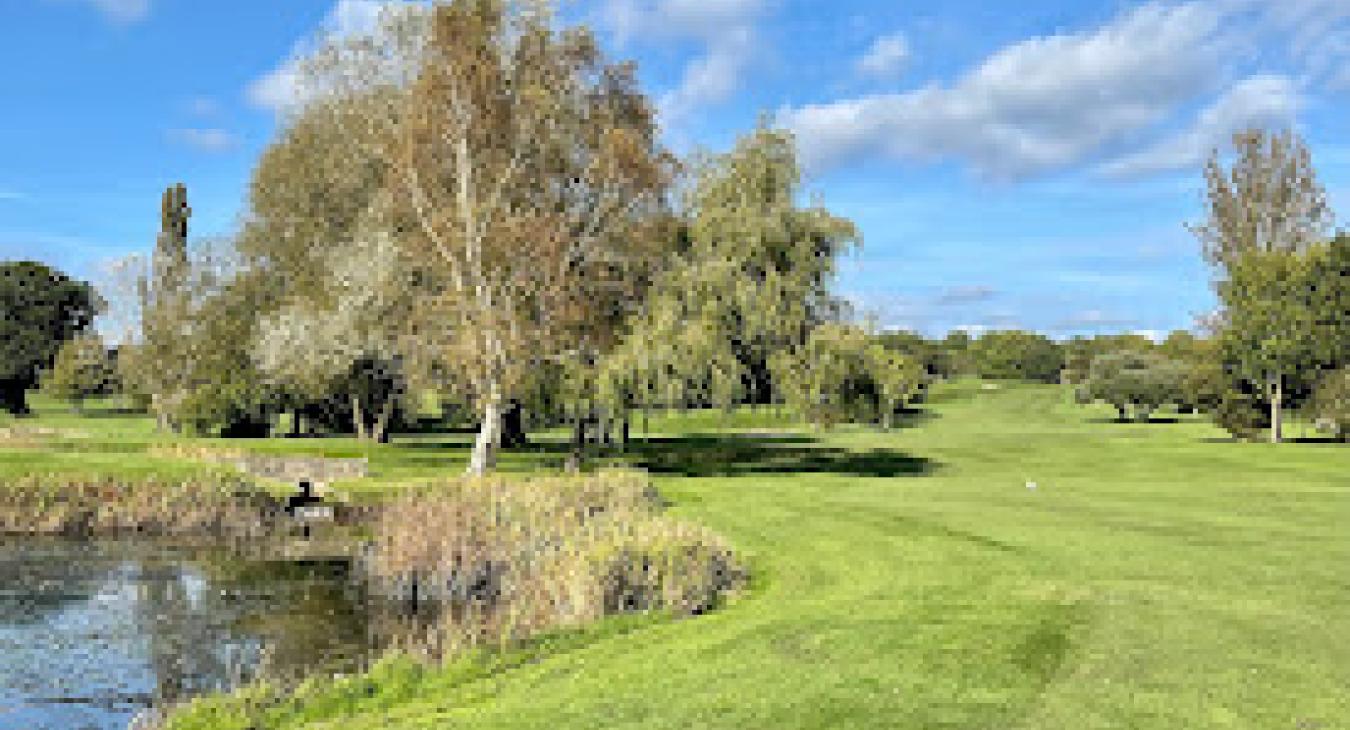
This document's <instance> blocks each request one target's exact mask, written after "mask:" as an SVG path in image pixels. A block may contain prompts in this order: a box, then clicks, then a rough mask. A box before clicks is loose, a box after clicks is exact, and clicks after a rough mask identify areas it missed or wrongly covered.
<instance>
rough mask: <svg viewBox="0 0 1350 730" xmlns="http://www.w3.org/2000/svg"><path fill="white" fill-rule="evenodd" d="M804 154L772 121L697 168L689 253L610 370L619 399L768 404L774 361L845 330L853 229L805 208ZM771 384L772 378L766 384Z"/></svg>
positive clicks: (685, 245) (641, 315)
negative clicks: (839, 294)
mask: <svg viewBox="0 0 1350 730" xmlns="http://www.w3.org/2000/svg"><path fill="white" fill-rule="evenodd" d="M800 184H801V181H800V173H799V170H798V167H797V159H796V146H795V142H794V140H793V138H792V136H791V135H790V134H789V133H787V132H784V131H781V130H777V129H773V128H771V127H770V126H768V124H767V123H766V122H761V124H760V126H759V127H758V128H757V129H755V130H754V131H753V132H751V133H749V134H747V135H745V136H744V137H742V138H741V139H740V140H738V141H737V143H736V145H735V146H734V148H733V149H732V150H730V151H729V152H727V153H726V154H723V155H717V156H709V157H705V158H703V159H700V160H698V161H696V165H695V166H694V172H693V174H692V179H691V181H690V185H689V186H688V187H687V188H686V189H685V196H684V198H683V201H682V206H681V208H682V213H683V214H684V216H685V218H686V225H685V228H684V229H683V231H682V234H681V236H680V250H679V251H677V253H676V254H675V255H673V256H672V257H671V259H670V262H669V264H668V265H667V267H666V268H665V269H664V270H663V271H662V272H660V274H659V275H658V276H657V277H656V279H655V281H654V283H653V286H652V289H651V291H650V292H649V293H648V296H647V297H646V298H645V300H643V302H642V307H641V311H640V312H638V313H637V315H636V316H635V317H634V318H633V319H632V321H631V322H630V323H629V327H628V331H627V335H626V337H625V339H624V341H623V343H622V344H621V345H620V346H619V347H618V348H617V349H616V350H615V351H614V352H613V353H612V354H611V356H610V357H609V358H607V359H606V361H605V363H604V364H603V365H602V368H601V370H602V371H603V373H602V379H603V378H608V379H609V380H611V381H617V382H620V383H622V386H621V387H614V388H610V389H609V390H610V391H611V392H623V393H628V394H631V395H632V396H633V397H634V399H635V400H636V401H637V402H641V403H643V404H644V405H660V406H676V407H679V406H684V405H689V404H699V405H706V406H711V405H715V406H721V407H731V406H732V405H733V404H735V403H739V402H743V401H745V400H750V401H751V402H764V401H765V400H766V399H767V397H768V396H769V395H771V394H772V392H771V393H769V394H766V393H763V392H762V391H760V390H759V389H761V388H764V387H765V386H766V380H767V381H768V383H767V385H769V386H771V387H774V386H776V385H777V384H778V382H779V379H780V375H782V373H779V372H778V371H776V370H775V369H774V365H773V364H774V363H778V364H779V365H784V364H786V363H789V362H791V359H790V358H776V357H775V356H776V355H778V354H780V353H783V352H785V351H790V350H792V349H793V348H797V347H801V346H803V345H805V344H806V342H807V338H808V336H809V335H810V333H811V331H812V330H813V328H815V327H817V326H819V325H822V324H825V323H828V322H831V321H835V320H837V319H838V318H839V314H840V308H839V306H838V304H837V300H835V299H834V298H833V297H832V296H831V295H830V293H829V289H828V287H829V284H830V283H831V280H832V278H833V275H834V268H835V261H836V258H837V257H838V256H839V254H840V253H842V252H844V251H846V250H848V249H849V248H850V247H852V246H854V245H855V244H856V243H857V242H858V233H857V230H856V228H855V227H854V225H853V224H852V223H851V222H849V221H847V220H844V219H842V218H839V217H837V216H834V215H833V214H831V213H830V212H829V211H828V210H826V209H825V208H824V207H823V206H822V205H821V204H820V203H819V202H816V203H815V204H813V205H811V206H810V207H805V208H803V207H799V206H798V204H797V198H798V194H799V187H800ZM763 374H767V376H768V377H767V378H766V377H763V376H762V375H763Z"/></svg>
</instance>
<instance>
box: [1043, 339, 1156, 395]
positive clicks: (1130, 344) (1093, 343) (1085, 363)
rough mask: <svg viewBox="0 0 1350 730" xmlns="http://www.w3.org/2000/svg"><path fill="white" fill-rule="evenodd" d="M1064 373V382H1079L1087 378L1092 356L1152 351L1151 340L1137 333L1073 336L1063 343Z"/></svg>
mask: <svg viewBox="0 0 1350 730" xmlns="http://www.w3.org/2000/svg"><path fill="white" fill-rule="evenodd" d="M1063 349H1064V375H1063V380H1064V382H1066V383H1081V382H1083V381H1084V380H1086V379H1087V376H1088V368H1089V367H1091V365H1092V360H1093V358H1095V357H1097V356H1098V355H1103V354H1106V353H1108V352H1153V351H1154V349H1155V347H1154V344H1153V340H1150V339H1149V338H1147V337H1145V336H1143V335H1137V334H1113V335H1097V336H1095V337H1082V336H1078V337H1073V338H1070V339H1069V341H1068V342H1066V343H1064V346H1063Z"/></svg>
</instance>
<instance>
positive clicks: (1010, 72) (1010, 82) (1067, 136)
mask: <svg viewBox="0 0 1350 730" xmlns="http://www.w3.org/2000/svg"><path fill="white" fill-rule="evenodd" d="M1221 19H1222V17H1221V13H1220V12H1219V11H1218V10H1217V9H1216V8H1214V7H1212V6H1210V5H1208V4H1205V3H1202V2H1192V3H1188V4H1183V5H1162V4H1159V3H1150V4H1147V5H1144V6H1141V7H1138V8H1135V9H1133V10H1131V11H1129V12H1126V13H1124V14H1123V15H1121V16H1119V17H1118V18H1116V19H1115V20H1114V21H1112V22H1111V23H1109V24H1107V25H1106V26H1104V27H1101V28H1099V29H1097V30H1095V31H1091V32H1080V33H1073V34H1062V35H1053V36H1047V37H1041V38H1033V39H1029V40H1025V41H1022V42H1019V43H1016V44H1014V45H1011V46H1008V47H1006V48H1004V49H1002V50H1000V51H998V52H996V53H994V54H993V55H992V56H990V57H989V58H987V59H986V60H985V61H984V62H983V63H981V64H980V65H979V66H978V67H976V68H974V69H973V70H971V71H969V72H968V73H966V74H965V75H964V76H962V77H961V78H959V79H958V80H957V81H956V82H954V83H953V84H952V85H950V86H944V85H939V84H932V85H929V86H926V87H924V88H921V89H917V90H914V91H910V92H906V93H901V94H880V95H872V96H864V97H861V98H856V99H851V100H845V101H838V102H833V103H826V104H817V105H809V106H805V107H801V108H795V109H785V110H783V112H782V114H781V115H780V119H781V120H782V121H783V122H784V123H786V124H787V125H788V126H789V127H791V128H793V129H794V130H795V131H796V132H797V135H798V140H799V143H800V144H801V148H802V154H803V158H804V161H805V162H806V164H807V165H808V166H809V167H811V168H812V169H817V170H818V169H820V168H826V167H830V166H834V165H838V164H841V163H844V162H847V161H850V160H854V159H858V158H860V157H863V156H868V155H876V154H883V155H886V156H888V157H891V158H895V159H901V160H912V161H936V160H942V159H954V160H959V161H962V162H964V163H966V164H967V165H969V166H970V167H972V168H973V169H975V170H976V171H977V172H979V173H981V174H983V175H985V176H989V177H996V178H1016V177H1025V176H1028V175H1032V174H1035V173H1039V172H1045V171H1050V170H1055V169H1060V168H1064V167H1067V166H1070V165H1073V164H1076V163H1078V162H1081V161H1082V160H1084V159H1085V158H1087V157H1089V156H1091V155H1093V154H1096V153H1098V152H1099V151H1100V150H1101V149H1103V148H1104V147H1106V146H1108V145H1110V144H1113V143H1118V142H1121V141H1124V140H1126V139H1128V138H1130V137H1131V136H1133V135H1136V134H1137V133H1139V132H1140V131H1141V130H1144V129H1146V128H1148V127H1150V126H1152V125H1154V124H1156V123H1158V122H1159V121H1160V120H1162V119H1163V118H1165V117H1166V116H1167V115H1168V114H1170V113H1172V112H1174V111H1175V110H1176V109H1177V108H1178V107H1180V106H1181V105H1182V104H1184V103H1186V102H1188V101H1190V100H1192V99H1193V98H1195V97H1196V96H1197V95H1198V94H1201V93H1204V92H1206V91H1208V90H1210V89H1211V88H1212V87H1214V86H1215V85H1216V83H1217V81H1218V79H1219V77H1220V71H1221V70H1222V68H1223V66H1222V60H1223V56H1224V51H1225V50H1226V49H1227V48H1229V47H1230V45H1231V43H1230V42H1229V40H1228V38H1227V37H1226V36H1225V35H1224V34H1223V33H1222V28H1221V23H1220V21H1221Z"/></svg>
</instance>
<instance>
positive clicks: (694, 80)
mask: <svg viewBox="0 0 1350 730" xmlns="http://www.w3.org/2000/svg"><path fill="white" fill-rule="evenodd" d="M766 4H767V3H766V0H609V1H608V2H607V3H606V5H605V6H604V9H603V12H602V16H601V17H602V21H603V22H604V24H605V25H606V26H608V28H609V30H610V32H611V33H613V35H614V38H615V40H616V42H617V43H618V44H619V45H620V46H624V45H627V44H628V43H632V42H635V41H641V42H651V41H653V40H674V39H681V38H692V39H694V40H695V41H698V42H700V43H702V44H703V51H702V53H701V54H700V55H698V56H697V57H695V58H694V59H692V60H691V61H689V63H688V64H687V65H686V66H685V69H684V73H683V75H682V77H681V80H680V83H679V85H678V86H676V87H675V88H674V89H671V90H670V91H668V92H666V93H665V94H663V95H662V96H661V97H660V99H659V107H660V110H661V116H662V120H663V121H664V122H665V123H666V125H667V126H671V125H675V126H678V125H679V124H680V123H681V122H682V120H684V119H686V118H688V117H689V116H690V115H691V114H692V113H693V112H695V111H697V110H698V109H700V108H702V107H706V106H709V105H712V104H717V103H719V102H722V101H725V100H727V99H728V98H730V97H731V96H732V95H733V94H735V93H736V91H737V90H739V89H740V87H741V84H742V82H743V81H744V77H745V72H746V70H747V69H748V68H749V66H750V63H751V62H752V61H753V60H754V57H755V55H756V54H757V53H758V50H759V38H758V35H757V34H756V32H755V22H756V21H757V20H758V18H759V16H760V14H761V13H762V12H763V11H764V9H765V6H766Z"/></svg>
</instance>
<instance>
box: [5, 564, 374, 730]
mask: <svg viewBox="0 0 1350 730" xmlns="http://www.w3.org/2000/svg"><path fill="white" fill-rule="evenodd" d="M373 612H374V610H373V609H372V603H371V602H370V601H368V600H367V598H366V596H365V591H364V589H363V588H362V585H361V583H360V581H359V580H357V579H356V578H355V576H354V575H353V571H352V569H351V564H350V562H348V561H345V560H316V561H307V562H295V561H282V560H259V559H250V558H244V557H241V556H240V555H239V554H238V553H236V552H232V551H226V550H222V549H219V548H216V549H203V548H188V547H184V546H176V547H168V546H164V545H158V546H155V545H147V544H144V543H130V542H71V541H62V540H55V539H25V540H22V541H16V540H13V539H8V538H6V539H5V541H4V542H0V730H10V729H11V728H12V729H14V730H18V729H19V728H24V729H28V728H34V729H37V728H53V729H56V728H60V729H61V730H69V729H72V728H122V727H125V726H126V724H127V723H128V721H129V720H130V719H131V718H132V717H133V716H134V715H135V714H136V713H138V712H140V711H141V710H143V709H144V708H146V707H148V706H151V705H160V704H166V703H172V702H175V701H178V700H181V699H183V698H185V697H187V696H189V695H192V694H195V693H200V692H206V691H213V690H224V689H228V688H230V687H233V686H236V685H238V684H240V683H242V682H245V681H248V680H250V679H252V678H255V677H257V676H259V674H260V673H266V676H268V677H269V678H276V679H280V680H283V681H285V680H288V679H294V678H298V677H300V676H302V675H304V674H306V673H308V672H311V671H325V672H348V671H353V670H356V669H358V668H359V667H360V666H362V665H363V663H364V662H365V661H367V660H368V658H369V657H370V656H371V654H372V652H373V651H374V650H376V649H378V645H379V644H381V643H383V642H381V641H379V640H378V639H377V637H375V636H373V635H372V632H371V627H372V626H373V625H377V624H380V623H382V621H381V620H378V619H375V617H374V616H373Z"/></svg>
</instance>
